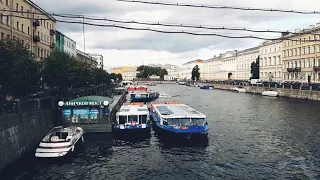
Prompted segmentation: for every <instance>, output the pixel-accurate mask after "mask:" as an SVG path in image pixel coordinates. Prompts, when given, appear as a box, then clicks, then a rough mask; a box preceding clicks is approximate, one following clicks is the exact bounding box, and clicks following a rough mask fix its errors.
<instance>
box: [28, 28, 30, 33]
mask: <svg viewBox="0 0 320 180" xmlns="http://www.w3.org/2000/svg"><path fill="white" fill-rule="evenodd" d="M28 35H30V27H28Z"/></svg>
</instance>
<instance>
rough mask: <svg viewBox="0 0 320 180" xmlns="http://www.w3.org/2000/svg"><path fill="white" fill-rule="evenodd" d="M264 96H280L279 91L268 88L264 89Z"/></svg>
mask: <svg viewBox="0 0 320 180" xmlns="http://www.w3.org/2000/svg"><path fill="white" fill-rule="evenodd" d="M261 94H262V96H270V97H277V96H278V92H277V91H273V90H266V91H263V92H262V93H261Z"/></svg>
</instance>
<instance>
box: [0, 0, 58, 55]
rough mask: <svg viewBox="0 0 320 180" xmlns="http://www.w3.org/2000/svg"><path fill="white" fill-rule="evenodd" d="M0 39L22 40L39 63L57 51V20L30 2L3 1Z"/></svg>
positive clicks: (0, 5) (22, 0)
mask: <svg viewBox="0 0 320 180" xmlns="http://www.w3.org/2000/svg"><path fill="white" fill-rule="evenodd" d="M0 9H1V10H7V11H1V12H0V38H1V39H3V38H7V37H10V38H13V39H18V40H21V41H22V42H23V43H24V44H25V45H27V46H28V47H29V48H30V51H31V52H32V53H33V54H34V57H35V59H36V60H37V61H39V60H41V59H43V58H45V57H47V56H49V55H50V53H51V52H52V51H53V50H54V49H55V42H56V41H55V30H56V20H55V19H54V18H53V17H52V16H50V15H49V14H48V13H47V12H45V11H44V10H43V9H41V8H40V7H39V6H37V5H36V4H35V3H33V2H32V1H30V0H15V1H13V0H2V1H0ZM14 11H15V12H14Z"/></svg>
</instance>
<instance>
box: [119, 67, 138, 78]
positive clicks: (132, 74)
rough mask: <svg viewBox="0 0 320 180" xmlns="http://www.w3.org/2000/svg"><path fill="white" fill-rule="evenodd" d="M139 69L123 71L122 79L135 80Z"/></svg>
mask: <svg viewBox="0 0 320 180" xmlns="http://www.w3.org/2000/svg"><path fill="white" fill-rule="evenodd" d="M137 74H138V71H136V70H129V71H123V72H122V73H121V76H122V79H123V80H125V81H133V80H134V79H135V78H136V77H137Z"/></svg>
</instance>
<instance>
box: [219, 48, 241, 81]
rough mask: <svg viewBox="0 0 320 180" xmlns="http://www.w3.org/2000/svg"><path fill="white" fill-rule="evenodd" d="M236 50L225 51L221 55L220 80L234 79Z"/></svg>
mask: <svg viewBox="0 0 320 180" xmlns="http://www.w3.org/2000/svg"><path fill="white" fill-rule="evenodd" d="M236 57H237V50H234V51H227V52H225V53H224V54H223V55H222V56H221V70H220V73H221V77H220V79H221V80H231V79H236V72H237V62H236Z"/></svg>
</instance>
